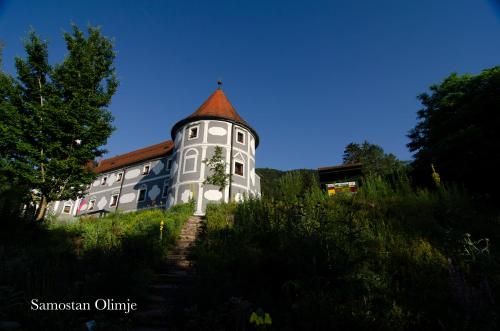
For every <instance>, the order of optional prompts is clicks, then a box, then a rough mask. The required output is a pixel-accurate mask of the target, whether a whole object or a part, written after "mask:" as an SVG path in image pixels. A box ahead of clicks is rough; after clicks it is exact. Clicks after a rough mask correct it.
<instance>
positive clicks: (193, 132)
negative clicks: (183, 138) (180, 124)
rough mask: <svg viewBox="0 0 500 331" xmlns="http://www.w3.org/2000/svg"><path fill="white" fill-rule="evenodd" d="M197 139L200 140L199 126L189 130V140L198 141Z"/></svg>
mask: <svg viewBox="0 0 500 331" xmlns="http://www.w3.org/2000/svg"><path fill="white" fill-rule="evenodd" d="M196 138H198V126H193V127H191V128H189V136H188V139H196Z"/></svg>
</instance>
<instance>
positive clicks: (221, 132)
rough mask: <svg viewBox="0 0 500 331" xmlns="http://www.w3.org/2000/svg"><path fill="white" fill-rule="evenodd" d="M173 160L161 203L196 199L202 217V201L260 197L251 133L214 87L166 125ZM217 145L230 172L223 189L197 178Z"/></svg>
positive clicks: (255, 141) (204, 173)
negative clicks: (188, 112) (169, 126)
mask: <svg viewBox="0 0 500 331" xmlns="http://www.w3.org/2000/svg"><path fill="white" fill-rule="evenodd" d="M172 139H173V141H174V150H173V162H172V167H171V176H170V178H171V179H170V187H169V191H168V192H169V193H168V201H167V205H168V206H172V205H175V204H177V203H181V202H188V201H189V200H190V199H191V198H193V199H194V200H195V202H196V209H195V214H197V215H204V214H205V209H206V206H207V204H208V203H211V202H222V201H224V202H229V201H240V200H242V199H243V198H244V197H245V196H259V195H260V178H259V176H258V175H257V174H256V173H255V150H256V148H257V146H258V145H259V136H258V134H257V132H256V131H255V130H254V129H253V128H252V127H251V126H250V125H249V124H248V123H247V122H245V121H244V120H243V118H241V116H240V115H239V114H238V113H237V112H236V110H235V109H234V107H233V106H232V105H231V103H230V102H229V100H228V99H227V97H226V96H225V94H224V92H223V91H222V89H221V84H220V82H219V88H218V89H217V90H216V91H215V92H214V93H213V94H212V95H211V96H210V97H208V99H207V100H206V101H205V102H204V103H203V104H202V105H201V106H200V107H199V108H198V110H196V111H195V112H194V113H192V114H191V115H189V116H188V117H186V118H184V119H182V120H180V121H179V122H177V123H176V124H175V125H174V126H173V128H172ZM217 146H220V147H221V148H222V151H223V155H224V158H225V161H226V173H227V174H229V173H231V174H232V175H231V177H230V180H229V184H228V185H226V187H225V188H224V190H223V191H220V190H219V187H216V186H214V185H210V184H204V183H203V182H204V181H205V179H206V178H207V176H208V175H210V173H209V171H210V169H208V168H207V167H206V165H205V163H204V162H203V161H204V160H206V159H209V158H211V157H212V156H213V155H214V152H215V148H216V147H217Z"/></svg>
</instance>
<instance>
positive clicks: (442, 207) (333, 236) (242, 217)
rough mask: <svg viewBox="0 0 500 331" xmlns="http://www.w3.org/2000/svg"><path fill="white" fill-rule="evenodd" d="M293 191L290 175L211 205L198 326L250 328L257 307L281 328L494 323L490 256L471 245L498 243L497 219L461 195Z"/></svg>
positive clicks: (375, 183)
mask: <svg viewBox="0 0 500 331" xmlns="http://www.w3.org/2000/svg"><path fill="white" fill-rule="evenodd" d="M295 181H296V182H295ZM302 183H303V181H302V180H301V179H298V178H292V176H291V177H289V178H287V179H285V180H284V181H283V182H282V184H281V185H282V188H283V189H287V190H289V191H287V192H282V193H281V194H279V195H277V196H274V197H272V198H264V199H262V200H255V199H249V200H247V201H245V202H243V203H241V204H238V205H217V206H211V207H210V208H209V209H208V211H207V227H206V231H205V233H204V237H203V240H202V241H201V242H200V244H199V245H198V247H197V254H198V256H199V261H198V270H199V282H200V286H199V298H198V301H199V307H200V312H199V314H198V315H197V316H195V317H194V319H195V320H196V319H198V322H199V325H200V327H201V325H207V324H209V325H211V327H212V328H215V329H227V330H230V329H234V328H235V327H238V328H240V329H241V328H243V329H245V328H248V329H250V328H251V327H250V324H249V323H248V317H249V316H250V314H251V312H252V311H256V310H257V309H259V308H261V309H263V310H264V311H266V312H269V313H270V314H271V316H272V317H273V328H275V329H283V330H285V329H286V330H290V329H295V330H331V329H341V330H344V329H378V330H386V329H387V330H389V329H390V330H406V329H454V330H460V329H462V330H467V329H495V328H496V327H497V326H498V320H497V316H498V314H497V307H496V304H495V303H494V302H495V300H496V298H497V295H498V285H499V284H500V283H499V282H498V278H499V277H498V274H499V273H498V271H499V270H500V268H499V266H498V250H493V249H492V247H491V245H490V246H489V247H488V249H487V250H485V249H484V242H485V241H480V239H481V238H485V237H489V238H490V240H489V242H490V243H491V242H492V241H493V242H498V239H499V238H498V233H499V232H498V230H499V227H498V216H497V215H498V214H497V215H495V214H494V213H490V212H488V213H486V212H483V211H481V210H477V209H476V208H475V207H474V205H473V203H472V202H471V200H470V198H469V197H468V196H467V194H465V192H463V191H462V190H460V189H458V188H455V187H439V188H437V189H436V190H424V189H414V188H413V187H412V186H411V184H410V183H409V181H408V180H407V179H406V177H404V176H400V177H396V178H394V179H393V180H390V181H388V180H384V179H380V178H371V179H368V180H366V181H365V183H364V186H363V187H362V188H361V189H360V191H359V193H358V194H355V195H338V196H335V197H328V196H327V195H326V194H325V193H324V192H322V191H321V190H319V189H318V188H317V186H309V187H306V186H303V185H302ZM301 187H302V188H301ZM466 233H469V234H470V238H474V239H473V240H469V241H468V242H467V241H464V236H465V235H466ZM465 238H469V237H465ZM467 247H469V249H468V250H467V252H472V253H469V255H471V254H472V255H474V254H476V253H477V254H479V255H481V257H480V258H479V260H482V261H479V260H474V259H472V258H471V257H467V256H466V254H465V255H464V249H465V248H467ZM473 252H476V253H473ZM479 252H481V253H479ZM473 260H474V261H473ZM486 266H487V267H486ZM235 298H236V299H237V300H236V299H235ZM477 307H481V309H477ZM242 316H245V318H247V320H246V321H244V320H242V318H243V317H242ZM245 322H246V324H245Z"/></svg>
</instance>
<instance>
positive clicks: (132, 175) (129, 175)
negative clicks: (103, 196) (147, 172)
mask: <svg viewBox="0 0 500 331" xmlns="http://www.w3.org/2000/svg"><path fill="white" fill-rule="evenodd" d="M140 174H141V170H140V169H133V170H130V171H127V173H126V174H125V178H126V179H132V178H135V177H137V176H139V175H140Z"/></svg>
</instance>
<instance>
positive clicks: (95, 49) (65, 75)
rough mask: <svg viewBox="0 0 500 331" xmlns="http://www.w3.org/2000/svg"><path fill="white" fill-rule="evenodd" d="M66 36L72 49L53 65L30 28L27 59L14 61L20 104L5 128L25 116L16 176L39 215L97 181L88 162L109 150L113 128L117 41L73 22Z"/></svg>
mask: <svg viewBox="0 0 500 331" xmlns="http://www.w3.org/2000/svg"><path fill="white" fill-rule="evenodd" d="M64 39H65V41H66V46H67V50H68V53H67V55H66V57H65V59H64V60H63V61H62V62H61V63H59V64H56V65H54V66H52V65H50V64H49V61H48V49H47V42H45V41H42V40H41V39H40V37H39V36H38V35H37V34H36V33H35V32H34V31H31V32H30V33H29V36H28V39H27V40H26V41H25V50H26V58H25V59H23V58H16V69H17V76H18V77H17V80H16V81H15V89H17V90H18V91H19V94H18V95H19V99H20V101H19V102H10V103H9V104H10V105H12V106H14V107H15V108H16V111H17V114H16V115H14V116H13V118H12V119H8V120H7V124H6V126H7V127H9V128H12V127H16V125H17V122H16V118H15V117H16V116H19V117H20V130H21V131H20V133H19V136H18V140H19V142H18V143H17V147H20V148H18V149H17V153H18V154H19V155H16V158H15V159H14V160H15V163H16V168H17V170H16V172H15V177H16V178H21V179H22V180H23V181H25V182H26V183H27V184H28V185H29V187H30V188H31V189H32V190H33V192H34V195H35V197H36V199H37V202H38V204H39V208H38V210H37V214H36V219H38V220H39V219H42V218H43V217H44V216H45V212H46V207H47V204H48V203H49V202H50V201H54V200H61V199H73V198H76V197H77V196H79V195H81V194H82V193H83V191H84V190H85V187H86V186H87V185H88V184H89V183H90V182H91V181H92V180H93V179H94V178H95V174H94V173H93V172H92V169H91V167H89V166H88V165H89V162H91V161H92V160H94V159H95V158H96V157H99V156H101V155H102V154H104V152H105V150H103V149H102V148H101V146H103V145H104V144H106V141H107V138H108V137H109V136H110V135H111V133H112V131H113V130H114V128H113V126H112V125H111V122H112V116H111V113H110V112H109V111H108V109H107V106H108V105H109V104H110V102H111V97H112V96H113V94H114V93H115V91H116V88H117V86H118V81H117V79H116V76H115V69H114V67H113V60H114V58H115V53H114V51H113V44H112V42H111V41H110V40H109V39H107V38H106V37H104V36H102V34H101V32H100V30H99V28H94V27H89V28H88V36H85V34H84V33H83V32H82V31H81V30H80V29H79V28H78V27H76V26H74V25H73V27H72V31H71V32H67V33H64ZM6 157H7V158H8V157H9V156H4V155H2V159H4V161H5V158H6ZM4 163H5V162H4Z"/></svg>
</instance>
